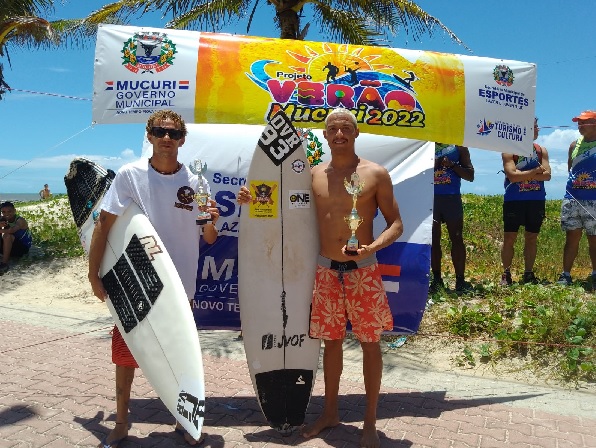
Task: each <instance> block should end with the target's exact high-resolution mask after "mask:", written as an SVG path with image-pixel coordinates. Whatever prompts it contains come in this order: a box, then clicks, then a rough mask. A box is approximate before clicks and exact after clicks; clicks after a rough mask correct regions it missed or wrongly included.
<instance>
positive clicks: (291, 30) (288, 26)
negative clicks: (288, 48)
mask: <svg viewBox="0 0 596 448" xmlns="http://www.w3.org/2000/svg"><path fill="white" fill-rule="evenodd" d="M298 3H299V1H296V0H293V1H289V2H283V3H282V6H281V8H279V9H278V10H277V20H279V28H280V29H281V34H280V36H279V37H280V38H282V39H298V34H299V33H300V17H299V16H298V12H297V11H294V10H293V9H292V7H294V6H296V5H297V4H298Z"/></svg>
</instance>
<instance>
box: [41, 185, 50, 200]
mask: <svg viewBox="0 0 596 448" xmlns="http://www.w3.org/2000/svg"><path fill="white" fill-rule="evenodd" d="M51 196H52V193H50V187H48V184H44V186H43V188H42V189H41V190H39V197H40V199H41V200H42V201H43V200H45V199H49V198H50V197H51Z"/></svg>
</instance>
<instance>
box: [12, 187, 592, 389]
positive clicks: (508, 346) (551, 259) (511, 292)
mask: <svg viewBox="0 0 596 448" xmlns="http://www.w3.org/2000/svg"><path fill="white" fill-rule="evenodd" d="M464 204H465V205H464V210H465V218H464V219H465V221H464V242H465V244H466V250H467V266H466V277H467V278H468V280H470V281H471V282H472V284H473V286H474V292H473V293H471V294H467V295H464V296H457V295H456V294H455V293H453V292H451V290H447V291H440V292H439V293H436V294H433V295H432V296H431V298H432V301H433V305H432V306H430V307H429V309H428V310H427V311H426V313H425V315H424V318H423V319H422V325H421V327H420V336H414V338H419V337H420V338H421V337H424V336H423V335H424V333H432V334H441V335H443V337H444V338H446V339H447V338H458V339H459V340H461V339H463V340H464V341H465V344H464V348H463V349H462V353H461V356H460V357H459V361H460V363H462V364H466V365H475V364H477V363H490V364H491V365H492V366H493V367H494V369H495V370H496V371H497V373H498V370H499V368H501V367H500V366H501V365H502V364H503V363H502V361H503V360H505V359H507V358H512V357H515V358H517V359H518V360H520V361H521V362H522V364H523V365H524V366H525V368H530V369H533V370H535V371H536V372H541V374H545V373H544V372H548V375H550V377H551V378H554V379H556V380H559V381H561V382H564V383H566V384H578V383H579V382H581V381H594V380H596V355H595V354H594V350H593V349H592V347H595V346H596V300H595V298H596V296H595V294H594V293H592V292H588V291H586V289H588V288H587V287H588V286H589V285H588V284H587V282H586V278H587V277H588V276H589V274H590V273H591V267H590V266H591V265H590V259H589V256H588V250H587V241H586V239H585V237H584V238H582V242H581V244H580V251H579V254H578V256H577V258H576V260H575V263H574V268H573V271H572V275H573V278H574V279H575V282H574V285H573V286H572V287H562V286H558V285H556V284H555V281H556V279H557V277H558V275H559V273H560V272H561V264H562V256H563V245H564V242H565V235H564V233H563V231H562V230H561V228H560V224H559V216H560V207H561V201H547V205H546V216H547V217H546V221H545V222H544V224H543V226H542V230H541V232H540V236H539V238H538V255H537V258H536V264H535V273H536V275H537V277H538V278H540V279H543V284H539V285H520V284H518V283H517V280H518V279H519V278H520V277H521V275H522V274H523V231H522V232H520V235H519V236H518V240H517V242H516V246H515V258H514V261H513V266H512V269H511V272H512V275H513V279H514V284H513V286H511V287H501V286H499V281H500V278H501V258H500V247H501V242H502V239H503V230H502V216H501V210H502V196H476V195H464ZM29 205H33V206H29ZM38 205H39V202H35V203H30V204H18V206H17V210H18V213H19V214H21V215H22V216H23V217H25V219H27V220H28V222H29V223H30V226H31V228H32V231H33V237H34V245H35V246H36V247H38V248H41V250H39V251H36V252H35V253H36V255H30V256H29V257H26V258H25V259H23V260H22V261H21V262H24V263H31V262H35V260H36V259H37V258H46V259H47V258H56V257H75V256H81V255H83V249H82V247H81V244H80V241H79V237H78V234H77V230H76V227H75V225H74V221H73V219H72V215H71V212H70V207H69V205H68V201H67V200H66V198H65V196H57V197H54V198H53V199H51V200H50V201H47V202H46V203H45V205H46V206H47V210H45V211H42V210H41V208H40V207H38ZM45 208H46V207H44V209H45ZM442 245H443V248H444V250H443V253H444V259H443V263H442V265H443V273H444V276H445V280H446V281H447V282H448V284H450V285H451V286H452V287H453V284H454V273H453V266H452V264H451V258H450V255H449V250H448V248H449V241H448V237H447V232H443V241H442Z"/></svg>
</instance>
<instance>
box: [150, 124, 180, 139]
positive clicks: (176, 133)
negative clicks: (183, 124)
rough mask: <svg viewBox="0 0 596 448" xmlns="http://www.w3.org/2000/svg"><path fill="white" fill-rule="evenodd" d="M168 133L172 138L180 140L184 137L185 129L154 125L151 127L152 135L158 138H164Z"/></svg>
mask: <svg viewBox="0 0 596 448" xmlns="http://www.w3.org/2000/svg"><path fill="white" fill-rule="evenodd" d="M166 134H168V135H169V136H170V138H171V139H172V140H180V139H181V138H182V137H184V131H182V130H180V129H169V128H162V127H161V126H153V127H152V128H151V135H152V136H153V137H157V138H164V137H165V136H166Z"/></svg>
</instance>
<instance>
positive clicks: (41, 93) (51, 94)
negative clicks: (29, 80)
mask: <svg viewBox="0 0 596 448" xmlns="http://www.w3.org/2000/svg"><path fill="white" fill-rule="evenodd" d="M7 90H9V91H11V92H12V91H15V92H26V93H33V94H35V95H47V96H56V97H58V98H67V99H69V100H79V101H92V100H91V99H89V98H80V97H78V96H69V95H62V94H60V93H49V92H37V91H35V90H26V89H15V88H13V87H9V88H8V89H7Z"/></svg>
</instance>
